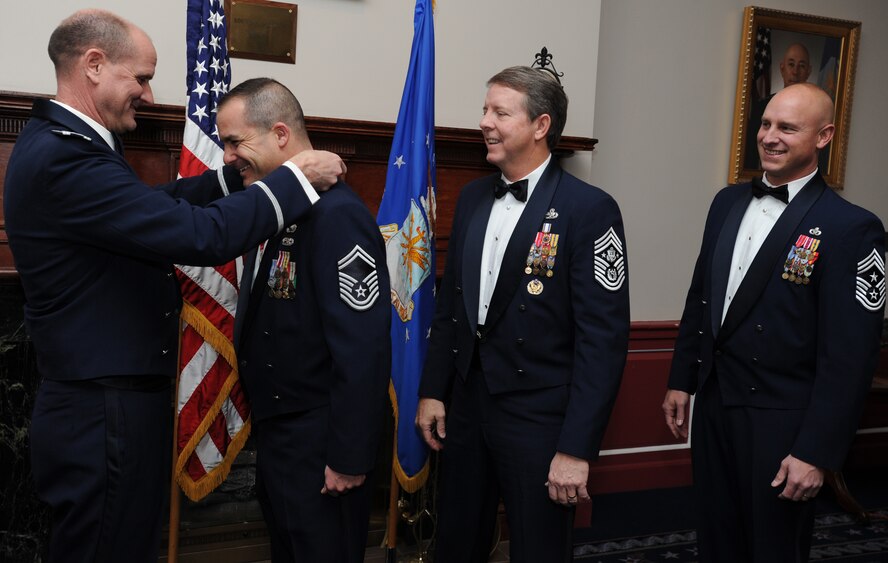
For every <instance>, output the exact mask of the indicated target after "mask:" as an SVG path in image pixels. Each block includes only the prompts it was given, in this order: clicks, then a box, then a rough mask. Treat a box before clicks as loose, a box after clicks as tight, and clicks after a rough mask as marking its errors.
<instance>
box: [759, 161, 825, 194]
mask: <svg viewBox="0 0 888 563" xmlns="http://www.w3.org/2000/svg"><path fill="white" fill-rule="evenodd" d="M817 170H818V168H815V169H814V172H811V173H810V174H808V175H807V176H805V177H804V178H799V179H798V180H793V181H792V182H790V183H788V184H786V190H787V191H788V192H789V201H792V198H794V197H795V196H796V195H798V193H799V192H800V191H802V188H804V187H805V184H807V183H808V181H809V180H810V179H811V178H813V177H814V175H815V174H817ZM762 182H764V184H765V185H766V186H769V187H772V188H773V187H775V186H774V184H772V183H771V182H770V181H769V180H768V173H767V172H765V173H764V174H763V175H762Z"/></svg>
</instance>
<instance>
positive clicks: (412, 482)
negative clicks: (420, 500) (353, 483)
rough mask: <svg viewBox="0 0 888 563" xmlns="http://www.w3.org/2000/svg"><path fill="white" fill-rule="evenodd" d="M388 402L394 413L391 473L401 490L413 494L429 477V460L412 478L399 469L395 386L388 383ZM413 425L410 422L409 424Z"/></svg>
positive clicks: (401, 468) (402, 469)
mask: <svg viewBox="0 0 888 563" xmlns="http://www.w3.org/2000/svg"><path fill="white" fill-rule="evenodd" d="M389 400H391V402H392V410H393V411H394V412H395V434H394V435H395V438H394V441H393V442H394V443H393V444H392V472H394V474H395V477H397V478H398V483H400V484H401V488H402V489H404V490H405V491H407V492H408V493H415V492H416V491H418V490H419V489H421V488H422V486H423V485H425V482H426V479H428V477H429V460H428V458H426V462H425V465H423V466H422V469H420V470H419V472H418V473H417V474H416V475H414V476H412V477H411V476H409V475H407V473H406V472H405V471H404V468H403V467H401V464H400V462H399V461H398V424H399V422H400V420H399V418H398V396H397V394H396V393H395V386H394V384H392V382H391V381H389ZM410 423H411V424H412V423H413V422H412V421H411V422H410Z"/></svg>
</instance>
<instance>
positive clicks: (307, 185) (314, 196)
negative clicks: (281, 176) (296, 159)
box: [283, 160, 321, 204]
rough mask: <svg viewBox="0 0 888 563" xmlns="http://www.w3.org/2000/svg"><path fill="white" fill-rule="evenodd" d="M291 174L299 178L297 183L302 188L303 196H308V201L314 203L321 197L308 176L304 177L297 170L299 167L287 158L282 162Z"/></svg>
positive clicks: (300, 171)
mask: <svg viewBox="0 0 888 563" xmlns="http://www.w3.org/2000/svg"><path fill="white" fill-rule="evenodd" d="M283 165H284V166H286V167H287V168H289V169H290V171H292V172H293V174H294V175H295V176H296V179H297V180H299V184H300V185H301V186H302V190H303V191H304V192H305V197H307V198H308V201H309V202H311V203H312V204H314V203H315V202H316V201H317V200H319V199H321V197H320V196H319V195H318V192H316V191H315V189H314V188H313V187H312V185H311V182H309V181H308V178H306V177H305V174H303V173H302V170H299V167H298V166H296V165H295V164H293V163H292V162H290V161H289V160H288V161H286V162H284V164H283Z"/></svg>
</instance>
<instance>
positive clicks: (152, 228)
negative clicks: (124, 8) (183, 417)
mask: <svg viewBox="0 0 888 563" xmlns="http://www.w3.org/2000/svg"><path fill="white" fill-rule="evenodd" d="M49 54H50V57H51V58H52V61H53V63H54V65H55V70H56V77H57V82H58V92H57V95H56V98H55V100H38V101H37V102H36V103H35V104H34V109H33V114H32V118H31V120H30V121H29V122H28V124H27V125H26V126H25V128H24V129H23V130H22V132H21V134H20V135H19V137H18V141H17V143H16V145H15V148H14V149H13V152H12V155H11V157H10V160H9V165H8V169H7V175H6V192H5V195H4V205H5V218H6V231H7V233H8V235H9V244H10V247H11V249H12V253H13V257H14V259H15V264H16V268H17V269H18V272H19V274H20V276H21V283H22V286H23V288H24V293H25V300H26V304H25V323H26V326H27V330H28V333H29V334H30V337H31V339H32V341H33V344H34V348H35V350H36V354H37V367H38V370H39V372H40V374H41V376H42V378H43V381H42V383H41V385H40V389H39V391H38V394H37V399H36V405H35V407H34V413H33V419H32V425H31V455H32V465H33V474H34V480H35V485H36V490H37V493H38V495H39V496H40V497H41V498H42V499H43V500H45V501H46V502H48V503H49V504H50V505H51V507H52V511H53V531H52V538H51V541H50V547H49V552H50V553H49V560H51V561H77V562H82V561H156V560H157V550H158V547H159V540H160V528H161V522H162V506H163V500H164V498H165V497H166V496H167V490H168V480H167V479H166V476H168V471H169V467H170V461H169V459H170V458H169V456H170V452H171V446H170V444H171V439H172V436H171V420H172V410H171V381H172V378H173V377H174V376H175V373H176V347H177V336H178V323H179V320H178V319H179V308H180V304H181V297H180V295H179V290H178V285H177V283H176V279H175V277H174V274H173V266H172V263H173V262H179V263H187V264H198V265H203V264H219V263H223V262H225V261H227V260H230V259H232V258H234V257H235V256H237V255H239V254H241V253H242V252H244V251H245V250H247V249H249V248H251V247H253V246H254V245H256V244H258V243H259V242H260V241H261V240H264V239H265V238H268V237H269V236H274V235H275V234H276V233H278V232H280V231H282V230H283V229H284V228H285V227H286V226H287V225H290V224H293V223H294V222H297V221H299V220H300V219H301V218H303V217H304V216H305V215H306V214H307V213H308V211H309V210H310V208H311V205H312V202H313V201H314V200H316V199H317V198H318V196H317V193H315V191H314V189H313V188H312V186H311V185H310V184H309V183H308V180H307V179H306V178H305V175H303V171H304V172H305V174H306V175H308V177H309V178H313V180H314V181H315V182H317V184H316V185H317V186H318V187H326V186H329V185H330V184H332V183H333V182H335V181H336V176H337V175H339V174H341V173H342V172H343V164H342V162H341V161H340V160H339V158H338V157H336V156H335V155H332V154H329V153H306V154H305V155H299V156H297V157H295V158H294V159H293V162H290V163H288V164H287V165H286V166H282V167H280V168H278V169H275V170H270V171H269V172H270V174H269V175H268V176H267V177H266V178H264V180H263V181H262V182H256V183H255V184H254V185H252V186H249V187H247V188H246V189H244V187H243V184H242V182H241V179H240V177H239V176H238V171H237V170H236V169H233V168H225V169H222V170H219V171H218V172H216V171H213V172H207V173H206V174H204V175H202V176H200V177H197V178H190V179H187V180H181V181H179V182H175V183H172V184H169V185H166V186H161V187H160V188H159V189H154V188H151V187H149V186H147V185H145V184H143V183H142V182H141V181H140V180H139V179H138V178H137V177H136V174H135V172H134V171H133V169H132V168H131V167H130V166H129V164H127V162H126V160H124V158H123V155H122V154H121V153H120V149H121V146H120V141H119V139H118V138H117V134H119V133H124V132H126V131H130V130H132V129H134V128H135V126H136V122H135V114H136V110H137V109H138V108H139V107H140V106H142V105H143V104H150V103H152V102H153V97H152V93H151V87H150V85H149V81H150V80H151V78H152V77H153V76H154V68H155V62H156V58H157V56H156V53H155V50H154V47H153V45H152V44H151V40H150V39H149V38H148V36H147V35H146V34H145V32H143V31H142V30H141V29H139V28H137V27H136V26H134V25H133V24H132V23H130V22H127V21H125V20H123V19H121V18H119V17H117V16H115V15H113V14H111V13H108V12H103V11H98V10H85V11H81V12H77V13H75V14H74V15H72V16H71V17H69V18H68V19H66V20H64V21H63V22H62V23H61V24H60V25H59V26H58V27H57V28H56V30H55V31H54V32H53V34H52V37H51V38H50V41H49ZM294 163H295V164H298V165H299V166H301V167H302V171H300V170H299V168H297V166H296V165H295V164H294ZM226 184H227V186H228V188H229V189H235V190H239V193H236V194H233V195H231V196H230V197H226V198H222V199H219V200H218V201H213V200H215V199H216V198H219V197H220V196H221V195H222V193H223V192H222V186H223V185H226Z"/></svg>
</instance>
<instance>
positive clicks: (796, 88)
mask: <svg viewBox="0 0 888 563" xmlns="http://www.w3.org/2000/svg"><path fill="white" fill-rule="evenodd" d="M832 116H833V107H832V101H831V100H830V98H829V96H828V95H827V94H826V92H824V91H823V90H821V89H819V88H817V87H816V86H814V85H811V84H796V85H793V86H789V87H787V88H785V89H783V90H781V91H780V92H778V93H777V94H776V95H775V96H774V98H773V99H772V100H771V102H770V103H769V104H768V107H767V108H766V109H765V113H764V115H763V116H762V125H761V128H760V129H759V131H758V137H757V140H758V150H759V156H760V157H761V161H762V167H763V168H764V170H765V173H764V176H763V178H762V179H761V180H756V181H754V182H753V183H751V184H749V183H747V184H739V185H736V186H729V187H727V188H725V189H724V190H722V191H721V192H719V193H718V195H716V197H715V200H714V201H713V203H712V207H711V208H710V212H709V217H708V218H707V220H706V227H705V230H704V233H703V246H702V248H701V250H700V255H699V258H698V259H697V265H696V268H695V270H694V275H693V279H692V281H691V287H690V290H689V291H688V297H687V301H686V303H685V310H684V314H683V316H682V320H681V326H680V329H679V336H678V340H677V341H676V345H675V355H674V358H673V362H672V372H671V374H670V378H669V390H668V391H667V393H666V398H665V400H664V402H663V411H664V413H665V417H666V424H667V425H668V427H669V428H670V430H671V431H672V433H673V434H674V435H675V436H676V437H677V438H678V437H683V438H687V436H688V420H689V418H688V414H689V412H688V405H689V398H690V394H691V393H696V394H697V399H696V403H695V406H694V422H693V429H692V431H693V444H692V449H691V452H692V458H693V466H694V484H695V487H696V489H697V495H698V497H699V498H698V512H699V523H698V529H697V541H698V544H699V547H700V558H701V561H707V562H718V563H724V562H728V563H730V562H737V563H740V562H749V561H755V562H757V563H758V562H763V561H774V562H783V561H807V560H808V551H809V548H810V544H811V531H812V527H813V523H814V503H812V502H808V501H810V500H811V499H813V498H814V497H815V496H816V495H817V493H818V492H819V491H820V488H821V486H822V485H823V481H824V474H825V471H827V470H839V469H841V467H842V463H843V461H844V459H845V455H846V453H847V452H848V448H849V447H850V445H851V441H852V439H853V438H854V432H855V430H856V429H857V423H858V421H859V418H860V414H861V410H862V408H863V400H864V397H865V396H866V392H867V390H868V389H869V386H870V381H871V379H872V375H873V372H874V371H875V367H876V361H877V355H878V350H879V337H880V334H881V331H882V319H883V308H884V305H885V261H884V256H885V248H884V229H883V227H882V223H881V222H880V221H879V219H878V218H876V217H875V216H874V215H873V214H872V213H870V212H868V211H866V210H864V209H861V208H860V207H857V206H855V205H852V204H850V203H848V202H846V201H845V200H843V199H842V198H840V197H839V196H837V195H836V194H835V192H833V191H832V190H831V189H829V187H828V186H827V185H826V184H825V183H824V181H823V178H822V177H821V176H820V174H819V172H818V165H817V157H818V151H819V150H822V149H823V148H824V147H825V146H826V145H827V144H828V143H829V141H830V140H831V139H832V136H833V133H834V131H835V126H834V125H833V123H832Z"/></svg>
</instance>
